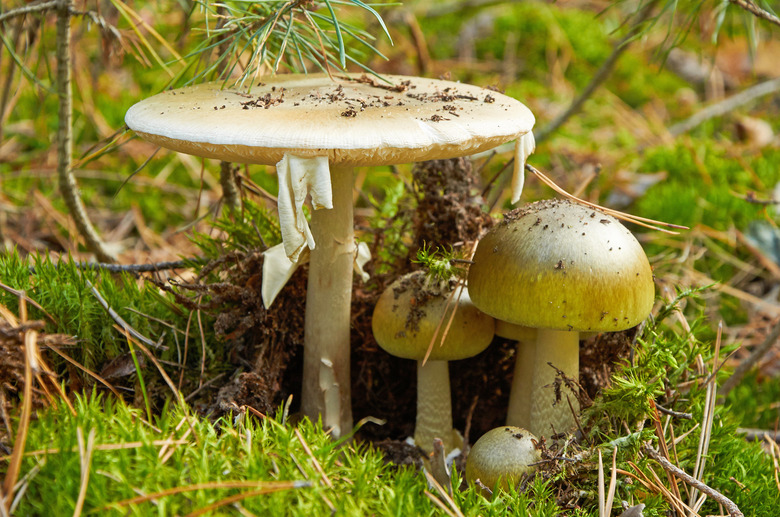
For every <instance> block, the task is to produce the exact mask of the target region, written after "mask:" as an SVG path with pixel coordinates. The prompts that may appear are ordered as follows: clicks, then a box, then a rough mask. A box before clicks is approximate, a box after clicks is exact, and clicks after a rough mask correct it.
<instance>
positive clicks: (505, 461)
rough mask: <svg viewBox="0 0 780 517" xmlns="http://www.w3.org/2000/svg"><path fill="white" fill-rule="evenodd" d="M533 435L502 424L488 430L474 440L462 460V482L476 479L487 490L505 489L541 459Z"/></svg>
mask: <svg viewBox="0 0 780 517" xmlns="http://www.w3.org/2000/svg"><path fill="white" fill-rule="evenodd" d="M537 442H538V440H537V438H536V436H534V435H533V434H531V433H530V432H528V431H526V430H525V429H523V428H521V427H514V426H509V425H505V426H502V427H496V428H495V429H491V430H490V431H488V432H487V433H485V434H483V435H482V437H481V438H480V439H479V440H477V443H475V444H474V446H473V447H472V448H471V451H470V452H469V455H468V457H467V458H466V481H468V482H469V483H475V482H476V481H477V479H479V480H480V481H481V482H482V484H483V485H485V486H486V487H488V488H489V489H491V490H494V491H495V489H496V488H497V485H499V483H500V488H503V489H504V490H508V489H509V487H510V486H514V485H516V484H517V483H518V482H519V481H520V479H521V478H522V477H523V475H530V474H532V473H533V472H534V470H536V467H535V466H533V464H534V463H536V462H538V461H539V460H540V459H541V453H540V452H539V450H538V449H537V448H536V444H537Z"/></svg>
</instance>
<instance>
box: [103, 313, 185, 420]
mask: <svg viewBox="0 0 780 517" xmlns="http://www.w3.org/2000/svg"><path fill="white" fill-rule="evenodd" d="M114 328H116V329H117V330H118V331H120V332H123V333H124V335H125V338H126V339H127V340H128V341H132V343H133V344H134V345H135V346H137V347H138V348H140V349H141V351H142V352H143V353H144V354H145V355H146V357H148V358H149V360H150V361H152V363H154V366H155V367H156V368H157V370H158V371H159V372H160V375H162V378H163V380H164V381H165V383H166V384H167V385H168V387H169V388H171V391H172V392H173V395H174V396H175V397H176V400H177V401H178V402H179V404H181V406H182V407H184V406H185V405H186V402H184V396H183V395H182V394H181V391H179V390H178V389H177V388H176V385H175V384H173V381H172V380H171V378H170V377H169V376H168V374H167V373H166V372H165V369H164V368H163V367H162V364H160V361H159V360H158V359H157V358H156V357H155V356H154V354H153V353H152V352H150V351H149V349H148V348H146V347H145V346H144V345H143V344H142V343H141V342H140V341H138V340H136V339H133V336H131V335H130V333H129V332H128V331H127V329H125V328H123V327H119V326H114Z"/></svg>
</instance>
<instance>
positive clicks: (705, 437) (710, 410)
mask: <svg viewBox="0 0 780 517" xmlns="http://www.w3.org/2000/svg"><path fill="white" fill-rule="evenodd" d="M722 335H723V322H722V321H721V322H719V323H718V334H717V337H716V338H715V351H714V354H713V357H712V375H710V376H709V379H708V381H707V388H706V389H707V391H706V394H705V398H704V414H703V415H702V428H701V434H700V435H699V448H698V450H697V452H696V465H695V467H694V469H693V477H694V479H696V480H699V481H701V480H702V478H703V477H704V466H705V463H706V461H707V452H708V451H709V448H710V438H711V437H712V424H713V422H714V419H715V401H716V399H717V396H718V385H717V383H716V378H715V375H714V374H715V372H716V371H717V368H718V358H719V357H720V343H721V337H722ZM667 457H668V456H667ZM704 499H705V498H700V499H697V490H696V489H695V488H692V489H691V491H690V497H689V498H688V504H689V505H690V506H691V507H692V508H694V509H696V510H697V511H698V509H699V508H701V505H703V504H704Z"/></svg>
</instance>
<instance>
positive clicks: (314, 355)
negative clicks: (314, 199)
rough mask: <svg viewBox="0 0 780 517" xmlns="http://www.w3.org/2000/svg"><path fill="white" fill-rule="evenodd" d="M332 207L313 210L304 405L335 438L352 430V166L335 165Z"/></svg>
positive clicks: (303, 390) (304, 360)
mask: <svg viewBox="0 0 780 517" xmlns="http://www.w3.org/2000/svg"><path fill="white" fill-rule="evenodd" d="M330 175H331V188H332V191H333V209H331V210H314V211H313V212H312V217H311V232H312V236H313V237H314V242H315V243H316V246H315V248H314V249H313V250H311V258H310V260H309V283H308V288H307V293H306V320H305V327H304V331H305V336H304V352H303V389H302V395H301V409H302V411H303V414H304V415H306V416H308V417H310V418H311V419H313V420H315V421H316V420H317V418H318V417H319V416H321V417H322V424H323V427H324V428H325V429H331V430H332V434H333V436H334V437H339V436H343V435H344V434H346V433H349V432H350V431H351V430H352V397H351V394H350V391H351V390H350V373H349V372H350V344H349V328H350V308H351V301H352V263H353V261H354V255H355V238H354V230H353V222H352V185H353V179H352V168H351V167H331V169H330Z"/></svg>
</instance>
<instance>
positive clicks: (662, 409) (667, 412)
mask: <svg viewBox="0 0 780 517" xmlns="http://www.w3.org/2000/svg"><path fill="white" fill-rule="evenodd" d="M655 407H656V408H657V409H658V411H659V412H660V413H663V414H664V415H669V416H672V417H674V418H684V419H685V420H691V419H693V415H692V414H691V413H683V412H681V411H673V410H671V409H666V408H665V407H663V406H662V405H660V404H658V403H656V405H655Z"/></svg>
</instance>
